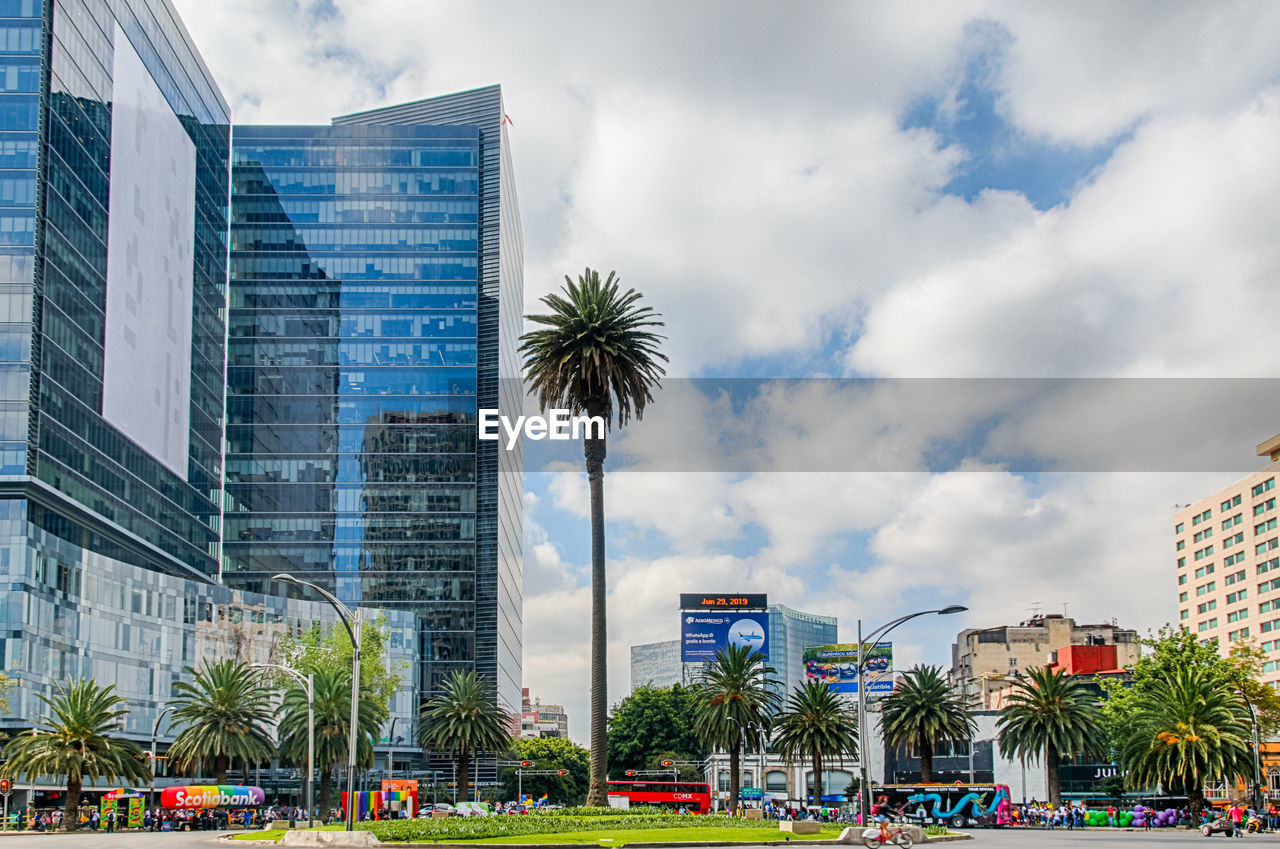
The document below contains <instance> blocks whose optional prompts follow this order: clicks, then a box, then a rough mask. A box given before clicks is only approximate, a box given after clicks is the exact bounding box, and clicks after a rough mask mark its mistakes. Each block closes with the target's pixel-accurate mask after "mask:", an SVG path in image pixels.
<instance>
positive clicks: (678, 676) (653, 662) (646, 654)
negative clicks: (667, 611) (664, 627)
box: [631, 640, 694, 692]
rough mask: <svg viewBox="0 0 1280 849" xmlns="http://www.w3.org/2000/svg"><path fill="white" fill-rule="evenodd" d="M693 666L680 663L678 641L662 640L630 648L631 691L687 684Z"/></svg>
mask: <svg viewBox="0 0 1280 849" xmlns="http://www.w3.org/2000/svg"><path fill="white" fill-rule="evenodd" d="M693 665H694V664H684V663H681V662H680V641H679V640H663V641H661V642H657V643H642V644H640V645H637V646H632V647H631V690H632V691H633V692H634V691H635V690H636V688H638V687H645V686H649V687H670V686H672V685H673V684H688V683H690V681H691V677H690V676H691V674H692V669H690V668H689V667H692V666H693Z"/></svg>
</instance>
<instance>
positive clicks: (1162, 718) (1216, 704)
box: [1120, 666, 1253, 820]
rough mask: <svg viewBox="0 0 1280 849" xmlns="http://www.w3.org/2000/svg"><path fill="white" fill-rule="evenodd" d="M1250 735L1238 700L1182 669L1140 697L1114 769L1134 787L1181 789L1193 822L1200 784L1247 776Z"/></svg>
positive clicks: (1204, 674) (1210, 677) (1208, 678)
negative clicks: (1172, 787)
mask: <svg viewBox="0 0 1280 849" xmlns="http://www.w3.org/2000/svg"><path fill="white" fill-rule="evenodd" d="M1250 735H1251V720H1250V717H1249V711H1248V706H1247V705H1246V704H1245V702H1244V699H1243V698H1242V697H1241V696H1240V694H1239V693H1238V692H1236V691H1233V690H1232V689H1230V688H1229V687H1226V686H1223V682H1222V681H1221V680H1220V679H1219V678H1217V677H1215V676H1214V674H1213V671H1212V670H1210V669H1208V668H1206V667H1202V666H1191V667H1185V668H1182V669H1178V670H1176V671H1174V673H1173V675H1172V676H1171V677H1169V678H1164V679H1162V680H1159V681H1154V682H1152V686H1151V687H1150V689H1149V690H1148V691H1147V692H1145V693H1143V698H1142V700H1141V701H1140V702H1139V703H1138V704H1137V705H1136V710H1135V711H1134V713H1133V715H1132V716H1131V717H1130V721H1129V722H1128V723H1127V725H1126V731H1125V732H1124V733H1123V739H1122V742H1121V744H1120V765H1121V766H1122V767H1123V768H1124V769H1125V770H1126V771H1127V774H1126V776H1125V778H1126V780H1127V781H1128V782H1130V784H1131V785H1132V786H1135V787H1152V786H1154V785H1156V784H1163V785H1164V786H1165V787H1169V786H1171V785H1176V784H1180V785H1182V788H1183V790H1184V791H1185V792H1186V794H1187V799H1188V801H1189V803H1190V806H1191V812H1192V819H1193V820H1194V819H1195V818H1196V817H1198V816H1199V814H1200V810H1201V809H1202V808H1203V807H1204V784H1205V782H1206V781H1210V780H1214V779H1221V778H1234V777H1235V776H1237V775H1245V774H1249V772H1250V770H1252V768H1253V760H1252V759H1253V754H1252V750H1251V749H1250V747H1249V740H1250Z"/></svg>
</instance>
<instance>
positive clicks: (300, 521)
mask: <svg viewBox="0 0 1280 849" xmlns="http://www.w3.org/2000/svg"><path fill="white" fill-rule="evenodd" d="M233 157H234V165H233V169H232V184H233V189H232V192H233V196H232V228H231V302H230V311H229V323H230V327H229V343H228V345H229V347H228V374H227V385H228V399H227V416H228V427H227V456H226V464H227V466H226V476H227V483H226V514H225V530H224V566H223V580H224V581H225V582H226V583H227V584H228V585H230V586H233V587H237V588H242V589H246V590H251V591H269V590H270V577H271V575H273V574H276V573H278V572H288V573H291V574H295V575H298V576H299V577H302V578H304V579H306V580H309V581H312V582H315V583H318V584H321V585H322V586H325V587H326V588H328V589H330V590H332V591H333V592H334V593H335V594H336V595H338V597H339V598H341V599H343V600H344V601H348V602H351V603H355V604H364V605H371V606H376V607H381V608H386V609H393V610H399V611H411V612H413V613H414V614H415V615H416V616H417V622H418V625H419V646H418V648H419V655H420V660H419V663H420V668H419V674H418V676H417V683H418V686H419V687H420V691H421V692H422V693H423V694H424V695H426V694H429V693H430V692H431V691H433V690H435V689H436V688H437V687H438V685H439V682H440V681H441V680H442V678H443V676H444V675H446V674H447V673H448V672H450V671H451V670H453V669H457V668H478V669H480V671H482V673H488V674H489V675H490V676H491V677H493V676H495V674H496V670H495V669H494V666H495V665H496V664H494V663H493V659H494V652H493V651H492V650H490V651H489V652H488V655H487V657H488V659H489V660H490V665H489V669H485V668H484V663H483V660H484V659H485V657H486V655H485V646H486V645H488V646H492V645H493V644H494V643H495V641H496V639H495V635H494V631H495V628H494V625H493V617H492V613H491V611H492V609H493V606H494V605H493V603H492V599H494V598H495V596H496V595H497V591H496V588H495V587H494V580H493V578H492V576H493V575H494V574H495V573H496V571H497V569H496V564H495V560H496V554H495V546H494V545H493V544H492V542H489V543H488V544H486V537H485V534H486V533H488V539H490V540H491V539H492V537H493V536H494V534H493V529H496V527H497V526H498V524H499V522H498V517H497V516H496V512H497V511H496V505H495V504H494V503H493V499H492V497H489V498H486V497H485V495H484V493H486V492H488V490H486V489H485V487H486V481H487V480H491V479H485V478H484V477H483V473H482V471H481V465H482V462H483V458H482V457H481V456H480V454H479V451H478V447H477V440H476V414H477V407H478V406H482V405H483V404H482V402H481V401H480V400H479V399H480V397H481V386H480V383H481V380H482V365H481V364H482V363H483V362H485V361H486V360H487V359H492V358H494V357H496V354H497V350H498V348H499V346H500V343H499V339H498V334H497V327H496V326H494V327H493V328H492V329H491V330H490V331H485V330H484V329H482V321H483V318H482V312H483V308H482V300H483V295H482V289H483V286H482V282H481V267H482V266H483V265H484V264H485V263H486V262H489V261H490V260H491V258H490V257H489V255H488V254H487V253H486V250H485V248H484V247H483V246H482V239H481V236H480V231H481V228H482V215H483V212H482V210H483V207H484V204H485V202H486V201H485V189H484V182H483V177H482V171H483V166H482V160H483V154H482V141H481V134H480V130H479V128H478V127H476V126H475V125H468V124H460V125H454V126H449V125H440V124H415V125H408V124H398V125H387V126H380V125H368V124H359V125H335V126H331V127H269V126H249V127H243V128H240V127H238V128H237V129H236V132H235V141H234V154H233ZM492 260H493V261H496V260H497V257H493V258H492ZM502 343H503V344H505V345H508V346H511V347H512V348H513V349H514V345H515V341H514V338H513V337H508V338H505V339H503V340H502ZM488 486H489V489H490V490H491V489H492V488H493V487H492V483H491V482H490V483H489V484H488ZM517 508H518V503H517ZM515 534H516V538H517V539H518V535H519V525H518V513H517V517H516V530H515ZM486 614H487V615H486ZM504 672H505V674H507V675H508V676H514V680H515V681H516V683H517V685H518V682H519V656H518V655H516V661H515V667H514V669H510V668H507V669H505V670H504ZM515 704H516V705H518V704H519V702H518V690H517V700H516V702H515Z"/></svg>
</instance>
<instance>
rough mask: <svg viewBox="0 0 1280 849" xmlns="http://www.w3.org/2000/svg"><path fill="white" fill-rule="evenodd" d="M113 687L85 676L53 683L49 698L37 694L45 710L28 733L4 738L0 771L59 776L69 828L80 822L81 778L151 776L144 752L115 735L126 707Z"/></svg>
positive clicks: (12, 774) (10, 774)
mask: <svg viewBox="0 0 1280 849" xmlns="http://www.w3.org/2000/svg"><path fill="white" fill-rule="evenodd" d="M114 690H115V687H113V686H112V685H107V686H106V687H99V686H98V685H97V683H95V682H94V681H91V680H89V679H87V678H81V679H79V680H76V681H71V682H69V683H68V684H67V686H66V687H65V688H64V687H58V688H57V689H56V690H55V691H54V694H53V697H52V698H49V697H46V696H45V695H43V694H37V698H39V699H40V701H41V702H43V703H44V706H45V707H46V708H47V709H48V712H47V713H45V714H44V715H43V716H41V717H40V719H39V720H38V721H37V724H36V727H35V728H34V729H33V730H32V733H30V734H22V735H19V736H18V737H15V738H14V739H13V740H10V741H9V743H8V745H6V746H5V747H4V756H5V758H6V759H7V760H6V763H5V764H4V766H3V767H0V774H2V775H4V776H5V777H7V778H14V779H16V778H18V777H20V776H21V777H25V778H27V779H34V778H35V777H36V776H40V775H51V776H55V777H63V778H65V779H66V782H67V799H66V805H65V808H64V811H63V819H62V821H63V824H64V825H65V827H66V828H67V829H68V830H70V831H74V830H75V829H76V828H77V827H78V826H79V824H80V817H79V816H78V811H77V809H78V807H79V805H80V792H81V790H82V789H83V787H84V780H85V778H86V777H87V778H88V779H89V781H90V783H95V782H97V781H98V780H99V779H103V780H106V781H108V782H111V783H115V782H125V783H137V784H141V783H143V782H146V781H150V780H151V770H150V769H149V768H148V767H147V764H146V753H145V752H144V751H143V750H142V749H141V747H139V746H138V744H137V743H134V742H133V741H132V740H126V739H124V738H123V737H116V736H114V735H113V734H112V732H113V731H116V730H117V729H118V728H119V726H120V722H121V721H122V720H123V719H124V716H125V714H127V713H128V711H126V710H124V708H123V707H121V706H122V705H123V704H124V699H123V698H121V697H120V696H117V695H116V694H115V692H114Z"/></svg>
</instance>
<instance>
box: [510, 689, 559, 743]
mask: <svg viewBox="0 0 1280 849" xmlns="http://www.w3.org/2000/svg"><path fill="white" fill-rule="evenodd" d="M520 736H521V737H523V738H525V739H533V738H538V737H559V738H561V739H564V740H567V739H569V714H568V713H567V712H565V709H564V705H544V704H543V703H542V702H541V701H537V700H533V701H530V699H529V688H528V687H523V688H521V696H520Z"/></svg>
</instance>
